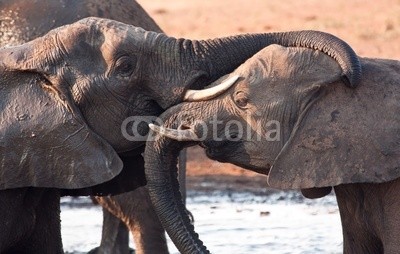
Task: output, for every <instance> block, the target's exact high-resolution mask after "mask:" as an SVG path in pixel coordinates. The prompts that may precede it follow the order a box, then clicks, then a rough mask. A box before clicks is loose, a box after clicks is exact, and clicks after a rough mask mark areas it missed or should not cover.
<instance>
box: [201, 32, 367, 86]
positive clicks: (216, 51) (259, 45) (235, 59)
mask: <svg viewBox="0 0 400 254" xmlns="http://www.w3.org/2000/svg"><path fill="white" fill-rule="evenodd" d="M271 44H278V45H281V46H285V47H304V48H310V49H314V50H318V51H321V52H323V53H325V54H327V55H329V56H330V57H332V58H333V59H335V60H336V61H337V62H338V64H339V65H340V67H341V69H342V71H343V79H344V80H343V81H344V82H345V83H346V85H347V86H349V87H355V86H357V84H358V83H359V82H360V80H361V64H360V61H359V59H358V57H357V55H356V53H355V52H354V51H353V49H352V48H351V47H350V46H349V45H348V44H347V43H346V42H344V41H342V40H341V39H339V38H337V37H335V36H333V35H331V34H328V33H324V32H319V31H294V32H283V33H266V34H254V35H238V36H233V37H226V38H220V39H213V40H206V41H197V42H196V41H193V47H194V48H196V50H195V51H196V52H201V56H202V57H203V58H204V59H206V60H207V63H208V64H207V66H208V67H209V69H208V73H209V74H210V78H211V80H212V81H214V80H216V79H217V78H219V77H221V76H222V75H225V74H227V73H230V72H232V71H233V70H234V69H236V68H237V67H238V66H239V65H240V64H242V63H243V62H244V61H245V60H247V59H248V58H250V57H251V56H253V55H254V54H255V53H257V52H258V51H260V50H261V49H263V48H265V47H267V46H269V45H271Z"/></svg>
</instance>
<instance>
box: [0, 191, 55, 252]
mask: <svg viewBox="0 0 400 254" xmlns="http://www.w3.org/2000/svg"><path fill="white" fill-rule="evenodd" d="M0 200H2V201H3V202H4V203H3V202H0V204H2V203H3V204H2V205H5V206H1V207H2V209H0V210H1V211H0V218H1V220H2V221H3V222H4V223H1V225H2V228H1V233H0V253H43V254H47V253H48V254H53V253H54V254H57V253H63V249H62V241H61V225H60V194H59V191H58V190H55V189H39V188H21V189H12V190H6V191H1V194H0ZM3 208H5V209H3Z"/></svg>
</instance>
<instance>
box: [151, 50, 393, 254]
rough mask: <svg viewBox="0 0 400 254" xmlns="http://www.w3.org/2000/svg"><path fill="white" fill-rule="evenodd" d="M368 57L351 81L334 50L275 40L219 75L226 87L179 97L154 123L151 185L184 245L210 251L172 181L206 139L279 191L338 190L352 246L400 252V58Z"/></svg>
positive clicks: (168, 225) (314, 194)
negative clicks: (190, 150) (206, 95)
mask: <svg viewBox="0 0 400 254" xmlns="http://www.w3.org/2000/svg"><path fill="white" fill-rule="evenodd" d="M360 62H361V67H362V77H361V80H360V83H359V85H358V86H357V87H355V88H354V89H350V88H349V87H346V86H345V85H343V82H342V81H341V78H340V76H341V73H342V70H341V68H340V66H339V65H338V64H337V62H336V61H334V60H333V59H332V58H331V57H329V56H327V55H326V54H323V53H321V52H318V51H314V50H312V49H306V48H291V47H284V46H280V45H270V46H267V47H266V48H264V49H263V50H261V51H260V52H259V53H257V54H256V55H254V56H253V57H252V58H250V59H249V60H247V61H246V62H245V63H243V65H241V66H240V67H239V68H237V69H236V70H235V71H234V72H232V73H231V74H228V75H227V76H225V77H222V78H221V79H220V80H218V81H216V83H219V82H222V81H221V80H223V79H228V78H229V79H233V80H237V81H236V83H235V84H234V85H233V86H232V87H231V88H230V89H229V90H227V91H226V92H225V93H223V94H221V95H219V96H218V97H215V98H213V99H210V100H207V101H202V102H188V103H181V104H179V105H176V106H174V107H172V108H170V109H169V110H167V111H166V112H164V113H163V115H162V116H161V117H160V119H159V120H158V123H157V124H151V125H150V126H151V128H152V129H153V130H154V133H152V134H151V135H150V137H149V141H148V142H147V144H146V152H145V154H146V157H145V168H146V177H147V179H148V184H147V186H148V188H149V193H150V195H151V198H152V201H153V203H154V204H155V208H156V211H157V213H158V214H159V216H160V220H161V222H162V223H163V225H164V227H165V229H166V230H167V232H168V234H169V235H170V236H171V237H173V238H174V242H175V244H176V245H177V246H180V249H181V252H183V253H207V252H208V251H207V249H206V247H205V246H204V245H203V243H202V242H201V241H200V240H199V238H198V235H197V234H196V233H195V232H194V229H193V227H192V226H191V225H190V224H188V221H187V218H186V217H185V216H186V215H185V213H184V211H183V210H182V209H181V207H180V206H179V202H178V201H177V200H178V199H179V192H177V191H176V188H177V186H176V185H177V183H176V181H175V180H174V177H175V174H176V172H175V171H176V168H175V165H174V164H173V163H174V161H175V158H176V155H177V152H178V151H179V150H180V149H181V148H182V147H186V146H191V145H196V144H200V146H202V147H203V148H204V149H205V151H206V154H207V156H208V157H209V158H211V159H213V160H217V161H220V162H227V163H233V164H235V165H238V166H241V167H243V168H245V169H248V170H252V171H255V172H258V173H260V174H264V175H267V176H268V185H269V186H270V187H273V188H276V189H282V190H287V189H294V190H302V193H303V194H304V196H306V197H309V198H318V197H322V196H325V195H327V194H329V193H330V192H331V190H332V188H333V189H334V191H335V193H336V198H337V202H338V207H339V212H340V216H341V222H342V228H343V252H344V253H346V254H347V253H349V254H350V253H352V254H355V253H356V254H358V253H360V254H361V253H398V250H399V242H400V213H399V208H400V198H399V197H400V195H399V194H400V178H399V176H400V170H399V169H400V167H399V166H400V165H399V163H400V149H399V142H400V139H399V138H400V135H399V127H400V114H399V112H400V103H399V102H400V61H396V60H389V59H369V58H360ZM150 138H151V139H150ZM167 149H168V150H167ZM164 179H168V180H169V181H164V182H163V180H164ZM171 197H172V198H171Z"/></svg>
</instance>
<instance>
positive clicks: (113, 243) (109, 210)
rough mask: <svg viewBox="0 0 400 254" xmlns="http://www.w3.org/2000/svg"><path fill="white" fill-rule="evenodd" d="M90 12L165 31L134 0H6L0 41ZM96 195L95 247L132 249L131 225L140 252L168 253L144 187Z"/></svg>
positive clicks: (0, 8) (118, 253)
mask: <svg viewBox="0 0 400 254" xmlns="http://www.w3.org/2000/svg"><path fill="white" fill-rule="evenodd" d="M44 13H46V15H44ZM91 16H95V17H103V18H109V19H114V20H117V21H120V22H124V23H126V24H131V25H135V26H139V27H142V28H144V29H146V30H149V31H155V32H162V31H161V29H160V28H159V27H158V25H157V24H156V23H155V22H154V20H153V19H152V18H151V17H150V16H149V15H148V14H147V13H146V12H145V11H144V10H143V8H142V7H141V6H140V5H139V4H138V3H137V2H135V1H133V0H122V1H121V0H118V1H116V0H112V1H99V0H86V1H82V0H79V1H73V0H72V1H71V0H69V1H53V0H40V1H34V2H33V1H25V0H12V1H1V2H0V19H1V20H2V23H1V26H0V35H1V36H0V47H3V46H14V45H18V44H22V43H25V42H28V41H30V40H33V39H35V38H36V37H39V36H42V35H44V34H46V33H47V32H48V31H50V30H51V29H53V28H56V27H59V26H62V25H66V24H69V23H72V22H75V21H78V20H79V19H81V18H84V17H91ZM122 159H123V160H124V158H122ZM137 162H138V163H136V164H135V165H134V167H136V168H137V169H136V168H135V169H131V168H130V170H144V169H143V160H142V159H140V160H137ZM181 165H183V164H180V166H181ZM183 166H184V165H183ZM181 186H183V187H184V185H182V184H181ZM96 200H97V203H99V204H100V205H102V206H103V213H104V215H103V218H104V220H103V232H102V240H101V244H100V246H99V247H98V248H96V250H93V251H92V252H91V253H98V254H99V253H114V254H124V253H125V254H126V253H128V252H129V245H128V244H129V231H128V229H127V227H126V226H128V228H129V230H130V232H131V233H132V235H133V236H134V237H133V238H134V241H135V247H136V253H139V254H140V253H168V247H167V243H166V238H165V233H164V229H163V228H162V226H161V223H160V222H159V219H158V217H157V215H156V214H155V211H154V209H152V207H151V206H150V205H149V204H150V199H149V195H148V193H147V189H146V188H145V187H140V188H138V189H137V190H134V191H130V192H127V193H123V194H119V195H118V196H107V197H101V196H97V197H96ZM114 215H115V216H117V217H118V218H117V217H115V216H114ZM120 219H121V220H122V221H123V222H122V221H120ZM46 223H47V222H46ZM125 225H126V226H125Z"/></svg>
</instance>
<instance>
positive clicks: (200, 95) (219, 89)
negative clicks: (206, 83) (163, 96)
mask: <svg viewBox="0 0 400 254" xmlns="http://www.w3.org/2000/svg"><path fill="white" fill-rule="evenodd" d="M238 78H239V76H238V75H235V76H232V77H231V78H229V79H227V80H225V81H224V82H222V83H221V84H219V85H217V86H214V87H210V88H207V89H203V90H187V91H186V93H185V96H184V97H183V101H188V102H194V101H206V100H210V99H212V98H214V97H217V96H218V95H220V94H222V93H224V92H225V91H226V90H228V89H229V88H230V87H231V86H232V85H233V84H235V82H236V81H237V80H238Z"/></svg>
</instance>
